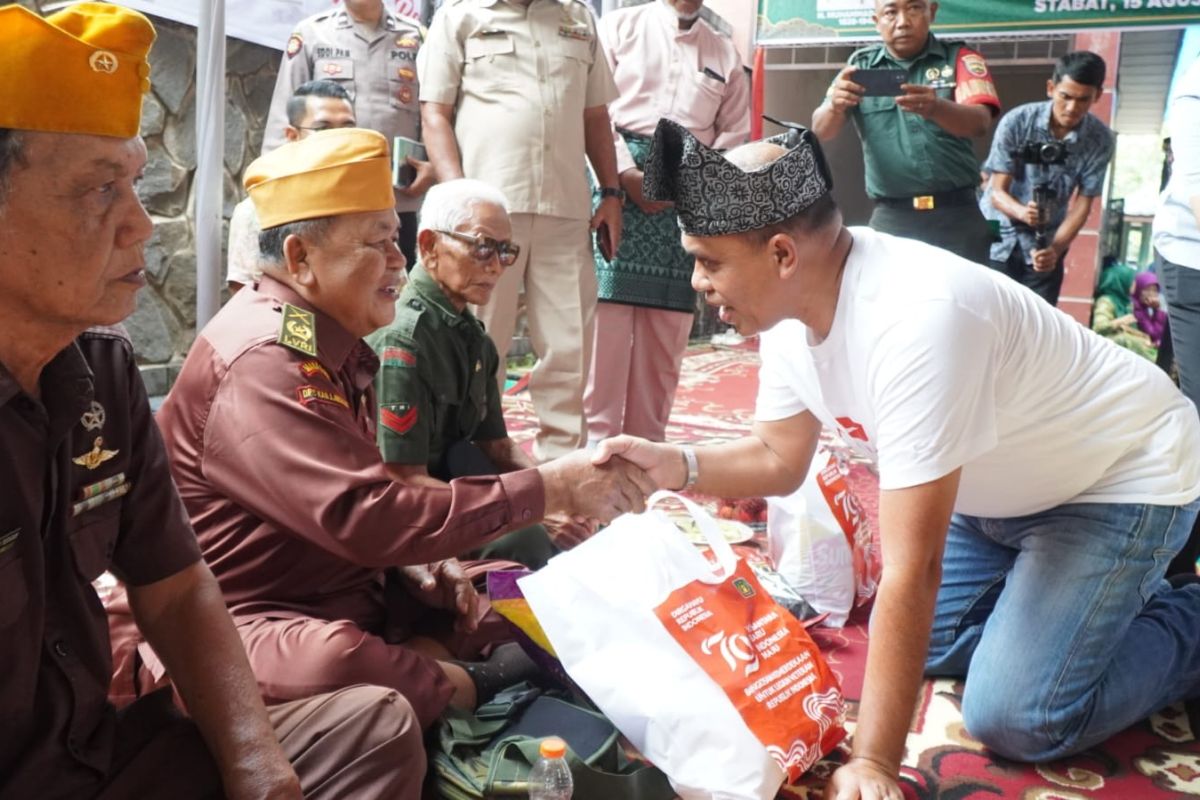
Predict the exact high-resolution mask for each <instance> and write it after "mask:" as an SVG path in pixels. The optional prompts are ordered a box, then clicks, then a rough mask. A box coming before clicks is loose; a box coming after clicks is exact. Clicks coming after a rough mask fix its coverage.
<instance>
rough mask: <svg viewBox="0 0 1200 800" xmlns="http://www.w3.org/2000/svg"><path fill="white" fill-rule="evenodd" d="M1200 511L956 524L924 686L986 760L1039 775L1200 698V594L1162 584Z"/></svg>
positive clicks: (1148, 510) (1092, 509) (1104, 509)
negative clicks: (954, 709) (1030, 765)
mask: <svg viewBox="0 0 1200 800" xmlns="http://www.w3.org/2000/svg"><path fill="white" fill-rule="evenodd" d="M1198 510H1200V501H1195V502H1192V503H1189V504H1188V505H1186V506H1151V505H1115V504H1096V503H1079V504H1071V505H1064V506H1059V507H1058V508H1053V509H1050V510H1049V511H1044V512H1042V513H1040V514H1034V515H1031V516H1027V517H1015V518H1011V519H985V518H981V517H968V516H963V515H960V514H956V515H954V518H953V521H952V522H951V524H950V532H949V536H948V538H947V541H946V552H945V556H944V558H943V570H942V585H941V588H940V589H939V591H938V599H937V611H936V615H935V618H934V624H933V635H932V638H931V640H930V648H929V658H928V660H927V661H926V672H927V673H928V674H930V675H957V676H961V675H966V676H967V680H966V688H965V690H964V692H963V701H962V704H963V719H964V721H965V723H966V727H967V730H968V731H970V732H971V734H972V735H973V736H975V737H976V738H977V739H979V740H980V741H982V742H983V743H984V744H985V745H987V746H988V747H990V748H991V749H992V750H994V751H996V752H997V753H1000V754H1001V755H1004V756H1007V757H1009V758H1014V759H1018V760H1022V761H1047V760H1050V759H1054V758H1059V757H1061V756H1065V755H1069V754H1071V753H1076V752H1078V751H1080V750H1084V749H1086V748H1088V747H1090V746H1092V745H1094V744H1096V743H1098V742H1101V741H1103V740H1105V739H1107V738H1108V737H1110V736H1112V735H1113V734H1115V733H1117V732H1118V731H1120V730H1122V729H1123V728H1126V727H1128V726H1129V725H1131V724H1133V723H1135V722H1137V721H1138V720H1141V719H1143V718H1145V717H1147V716H1149V715H1150V714H1151V713H1152V712H1154V711H1157V710H1158V709H1160V708H1162V707H1163V706H1165V705H1167V704H1169V703H1172V702H1175V701H1177V700H1180V699H1181V698H1186V697H1191V696H1193V695H1196V694H1200V583H1197V584H1192V585H1190V586H1185V587H1183V588H1180V589H1171V588H1170V586H1169V585H1168V584H1167V582H1166V581H1165V580H1164V579H1163V574H1164V572H1165V571H1166V568H1167V564H1168V563H1169V562H1170V561H1171V557H1172V556H1173V555H1174V554H1175V552H1176V551H1177V550H1178V549H1179V548H1180V547H1181V546H1182V545H1183V543H1184V542H1185V541H1186V540H1187V537H1188V534H1189V533H1190V532H1191V529H1192V523H1193V522H1194V520H1195V519H1196V515H1197V511H1198Z"/></svg>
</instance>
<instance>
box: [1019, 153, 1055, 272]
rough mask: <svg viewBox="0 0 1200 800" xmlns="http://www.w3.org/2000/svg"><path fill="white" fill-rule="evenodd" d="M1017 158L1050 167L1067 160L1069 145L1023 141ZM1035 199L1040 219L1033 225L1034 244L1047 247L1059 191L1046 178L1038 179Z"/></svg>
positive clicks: (1035, 187)
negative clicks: (1052, 212) (1052, 210)
mask: <svg viewBox="0 0 1200 800" xmlns="http://www.w3.org/2000/svg"><path fill="white" fill-rule="evenodd" d="M1013 155H1014V156H1015V157H1016V158H1019V159H1020V160H1021V161H1024V162H1025V163H1026V164H1028V165H1030V166H1034V167H1048V166H1053V165H1056V164H1062V163H1064V162H1065V161H1066V160H1067V146H1066V145H1065V144H1063V143H1062V142H1056V141H1049V142H1047V141H1032V142H1025V143H1023V144H1022V145H1021V146H1020V148H1018V149H1017V150H1015V151H1014V152H1013ZM1033 201H1034V202H1035V203H1037V207H1038V221H1037V224H1036V225H1034V226H1033V230H1034V246H1035V247H1037V248H1038V249H1042V248H1045V247H1047V246H1048V245H1049V242H1050V219H1051V217H1052V214H1051V209H1052V208H1053V207H1054V204H1055V203H1056V202H1057V201H1058V197H1057V193H1056V192H1055V191H1054V189H1053V188H1052V187H1051V186H1050V184H1049V182H1047V181H1045V180H1041V181H1037V182H1036V183H1034V186H1033Z"/></svg>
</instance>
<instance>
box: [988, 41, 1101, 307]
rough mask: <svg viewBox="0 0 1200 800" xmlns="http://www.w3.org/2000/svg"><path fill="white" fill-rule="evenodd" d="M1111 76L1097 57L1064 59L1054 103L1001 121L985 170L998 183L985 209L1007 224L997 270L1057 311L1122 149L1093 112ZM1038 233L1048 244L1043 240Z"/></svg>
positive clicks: (1050, 89)
mask: <svg viewBox="0 0 1200 800" xmlns="http://www.w3.org/2000/svg"><path fill="white" fill-rule="evenodd" d="M1104 74H1105V67H1104V60H1103V59H1102V58H1100V56H1098V55H1096V54H1095V53H1089V52H1087V51H1086V50H1082V51H1078V52H1074V53H1068V54H1067V55H1065V56H1063V57H1062V58H1060V59H1059V60H1058V63H1057V64H1055V66H1054V77H1052V78H1051V79H1050V80H1049V81H1047V82H1046V95H1047V96H1048V97H1049V98H1050V99H1049V100H1043V101H1041V102H1040V103H1028V104H1026V105H1023V106H1019V107H1017V108H1014V109H1013V110H1012V111H1010V112H1008V113H1007V114H1005V115H1004V117H1003V118H1001V120H1000V123H999V125H997V126H996V136H995V138H994V139H993V140H992V151H991V153H990V154H989V155H988V160H987V163H986V164H984V167H983V169H984V171H985V172H989V173H991V176H992V177H991V183H990V185H989V186H988V190H987V193H986V194H985V195H984V196H983V199H981V200H980V201H979V206H980V209H981V210H982V211H983V214H984V216H985V217H987V218H988V219H991V220H996V221H998V222H999V223H1000V241H998V242H996V243H995V244H993V245H992V252H991V266H992V268H993V269H997V270H1000V271H1001V272H1004V273H1007V274H1008V275H1009V276H1011V277H1012V278H1013V279H1014V280H1017V281H1020V282H1021V283H1023V284H1025V285H1026V286H1028V287H1029V288H1030V289H1033V290H1034V291H1035V292H1037V293H1038V294H1039V295H1041V296H1042V297H1043V298H1045V300H1046V302H1047V303H1050V305H1056V304H1057V303H1058V293H1059V290H1060V289H1061V288H1062V280H1063V259H1064V258H1065V257H1066V255H1067V248H1068V247H1070V246H1071V242H1072V241H1074V239H1075V237H1076V236H1077V235H1079V231H1080V229H1081V228H1083V224H1084V222H1086V221H1087V218H1088V214H1090V213H1091V211H1092V202H1093V201H1094V200H1095V199H1096V198H1097V197H1099V196H1100V194H1101V193H1102V192H1103V191H1104V174H1105V172H1106V171H1107V170H1108V162H1109V161H1110V160H1111V159H1112V154H1113V147H1114V146H1115V144H1116V137H1115V136H1113V132H1112V131H1111V130H1109V128H1108V126H1107V125H1105V124H1104V123H1103V122H1101V121H1100V120H1099V119H1097V118H1096V117H1094V116H1093V115H1091V114H1089V113H1088V112H1089V110H1090V109H1091V107H1092V106H1093V105H1095V103H1096V101H1097V100H1099V99H1100V95H1101V93H1103V91H1104ZM1056 151H1061V156H1060V153H1059V152H1056ZM1039 162H1041V163H1039ZM1035 195H1036V197H1035ZM1039 200H1040V202H1039ZM1039 229H1040V230H1041V231H1043V235H1044V237H1045V241H1039V237H1038V231H1039Z"/></svg>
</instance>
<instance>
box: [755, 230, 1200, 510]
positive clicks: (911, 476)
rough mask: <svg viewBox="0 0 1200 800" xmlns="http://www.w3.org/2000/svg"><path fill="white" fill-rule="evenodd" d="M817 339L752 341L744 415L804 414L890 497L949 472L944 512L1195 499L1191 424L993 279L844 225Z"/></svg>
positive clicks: (1181, 411)
mask: <svg viewBox="0 0 1200 800" xmlns="http://www.w3.org/2000/svg"><path fill="white" fill-rule="evenodd" d="M850 231H851V234H852V235H853V237H854V245H853V247H852V248H851V251H850V256H849V258H848V260H847V262H846V271H845V274H844V275H843V278H842V286H841V293H840V296H839V298H838V307H837V312H836V314H835V316H834V321H833V326H832V328H831V329H830V331H829V336H827V337H826V338H825V340H824V341H822V342H820V343H817V344H814V343H813V341H814V340H813V337H812V336H811V334H810V332H809V330H808V328H807V327H806V326H805V325H804V324H803V323H801V322H799V321H798V320H786V321H784V322H782V323H780V324H779V325H777V326H775V328H773V329H772V330H770V331H768V332H766V333H764V334H763V335H762V344H761V354H762V371H761V373H760V375H759V390H758V403H757V408H756V414H755V416H756V418H757V419H759V420H761V421H773V420H780V419H786V418H788V417H791V416H794V415H796V414H798V413H800V412H802V411H805V410H808V411H811V412H812V413H813V414H814V415H815V416H816V417H817V418H818V419H819V420H820V421H821V422H822V423H823V424H824V425H826V426H828V427H831V428H841V429H842V431H843V433H844V434H845V437H846V438H847V439H848V440H849V441H850V442H851V443H852V444H853V445H854V446H855V447H856V448H857V449H858V450H859V452H861V453H862V454H863V455H865V456H867V457H869V458H871V459H872V460H873V461H875V462H876V463H877V464H878V467H879V475H880V487H881V488H882V489H885V490H887V489H901V488H905V487H909V486H917V485H920V484H922V483H927V482H929V481H932V480H935V479H937V478H940V477H942V476H944V475H947V474H948V473H950V472H952V471H954V470H955V469H956V468H958V467H962V468H963V471H962V478H961V482H960V486H959V493H958V501H957V503H956V505H955V510H956V511H958V512H960V513H964V514H971V515H975V516H983V517H1014V516H1021V515H1024V514H1032V513H1036V512H1039V511H1044V510H1046V509H1048V508H1053V507H1055V506H1058V505H1062V504H1064V503H1070V502H1077V503H1083V502H1102V503H1152V504H1157V505H1181V504H1183V503H1187V502H1190V501H1192V500H1194V499H1195V498H1196V497H1197V496H1200V456H1197V454H1200V418H1198V417H1197V413H1196V408H1195V406H1193V405H1192V403H1191V402H1190V401H1189V400H1187V399H1186V398H1185V397H1184V396H1183V395H1182V394H1180V392H1179V390H1178V389H1176V388H1175V386H1174V384H1172V383H1171V381H1170V379H1168V377H1167V375H1166V374H1165V373H1164V372H1162V370H1160V369H1158V368H1157V367H1156V366H1155V365H1154V364H1153V363H1151V362H1150V361H1147V360H1145V359H1144V358H1141V357H1139V356H1136V355H1134V354H1133V353H1131V352H1130V351H1128V350H1124V349H1122V348H1120V347H1117V346H1116V345H1114V344H1112V343H1111V342H1109V341H1108V340H1107V339H1104V338H1102V337H1100V336H1098V335H1097V334H1095V333H1093V332H1092V331H1090V330H1088V329H1087V328H1086V327H1084V326H1083V325H1080V324H1079V323H1077V322H1076V321H1075V320H1073V319H1072V318H1070V317H1068V316H1067V315H1066V314H1064V313H1062V312H1061V311H1059V310H1058V309H1055V308H1052V307H1051V306H1050V305H1048V304H1047V303H1046V302H1045V301H1044V300H1042V299H1041V298H1039V297H1038V296H1037V295H1035V294H1034V293H1033V292H1031V291H1029V290H1028V289H1026V288H1025V287H1023V286H1021V285H1019V284H1018V283H1017V282H1016V281H1013V280H1011V279H1010V278H1008V277H1005V276H1004V275H1001V274H999V273H997V272H994V271H992V270H990V269H988V268H986V267H983V266H980V265H977V264H973V263H971V262H969V261H965V260H963V259H961V258H958V257H957V256H955V255H953V254H951V253H948V252H946V251H944V250H940V249H937V248H934V247H930V246H928V245H925V244H922V243H920V242H916V241H913V240H909V239H901V238H897V237H893V236H888V235H886V234H882V233H876V232H875V231H872V230H871V229H869V228H851V229H850Z"/></svg>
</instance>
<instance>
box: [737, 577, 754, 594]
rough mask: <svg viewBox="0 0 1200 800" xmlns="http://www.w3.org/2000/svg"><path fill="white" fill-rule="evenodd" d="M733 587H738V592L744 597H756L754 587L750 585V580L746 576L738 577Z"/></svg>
mask: <svg viewBox="0 0 1200 800" xmlns="http://www.w3.org/2000/svg"><path fill="white" fill-rule="evenodd" d="M733 588H735V589H737V593H738V594H740V595H741V596H742V597H746V598H750V597H754V594H755V592H754V587H753V586H751V585H750V581H748V580H746V579H745V578H737V579H735V580H734V581H733Z"/></svg>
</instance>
